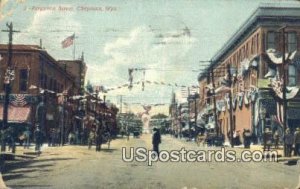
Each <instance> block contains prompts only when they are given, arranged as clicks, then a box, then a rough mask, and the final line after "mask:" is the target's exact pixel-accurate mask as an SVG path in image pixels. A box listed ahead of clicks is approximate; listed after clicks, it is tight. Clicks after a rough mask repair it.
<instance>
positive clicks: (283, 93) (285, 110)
mask: <svg viewBox="0 0 300 189" xmlns="http://www.w3.org/2000/svg"><path fill="white" fill-rule="evenodd" d="M285 28H286V26H283V27H282V28H280V29H279V30H281V31H282V32H281V33H282V72H283V86H282V101H283V138H285V131H286V129H287V115H286V112H287V100H286V71H287V69H286V65H285ZM283 151H284V155H285V156H286V155H287V150H286V144H285V140H283Z"/></svg>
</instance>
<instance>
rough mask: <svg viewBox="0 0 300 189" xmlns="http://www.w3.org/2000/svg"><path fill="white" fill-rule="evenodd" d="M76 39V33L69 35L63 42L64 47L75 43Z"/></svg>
mask: <svg viewBox="0 0 300 189" xmlns="http://www.w3.org/2000/svg"><path fill="white" fill-rule="evenodd" d="M74 39H75V33H74V34H73V35H71V36H69V37H67V38H66V39H65V40H63V41H62V42H61V45H62V48H67V47H69V46H71V45H73V41H74Z"/></svg>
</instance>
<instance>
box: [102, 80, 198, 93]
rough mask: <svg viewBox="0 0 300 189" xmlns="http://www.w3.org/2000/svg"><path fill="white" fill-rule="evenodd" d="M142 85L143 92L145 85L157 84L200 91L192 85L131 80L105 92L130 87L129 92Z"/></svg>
mask: <svg viewBox="0 0 300 189" xmlns="http://www.w3.org/2000/svg"><path fill="white" fill-rule="evenodd" d="M140 83H141V84H142V90H145V83H148V84H155V85H163V86H170V87H182V88H187V87H189V88H190V90H191V91H196V90H198V89H199V87H198V86H196V85H191V86H186V85H179V84H177V83H174V84H172V83H165V82H163V81H161V82H158V81H149V80H142V81H137V82H133V80H131V78H130V80H129V84H123V85H120V86H116V87H111V88H107V89H105V88H104V87H103V86H102V88H103V91H105V92H108V91H113V90H117V89H122V88H125V87H128V89H129V90H131V89H132V88H133V86H134V85H139V84H140Z"/></svg>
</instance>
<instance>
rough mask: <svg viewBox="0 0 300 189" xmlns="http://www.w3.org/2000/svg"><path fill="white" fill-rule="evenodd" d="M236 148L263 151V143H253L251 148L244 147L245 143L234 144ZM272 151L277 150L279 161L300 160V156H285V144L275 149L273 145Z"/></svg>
mask: <svg viewBox="0 0 300 189" xmlns="http://www.w3.org/2000/svg"><path fill="white" fill-rule="evenodd" d="M234 149H240V150H250V151H251V152H254V151H261V152H263V145H257V144H255V145H251V146H250V149H247V148H244V145H239V146H234ZM270 151H277V154H278V156H277V157H278V162H286V161H287V162H290V161H298V160H300V156H293V155H292V156H291V157H284V152H283V146H279V148H277V149H275V148H274V147H271V148H270ZM293 153H294V152H293ZM293 153H292V154H293Z"/></svg>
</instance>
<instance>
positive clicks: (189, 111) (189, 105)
mask: <svg viewBox="0 0 300 189" xmlns="http://www.w3.org/2000/svg"><path fill="white" fill-rule="evenodd" d="M187 90H188V97H187V101H188V124H189V141H191V138H192V133H191V120H190V113H191V110H190V108H191V104H190V88H189V87H188V88H187Z"/></svg>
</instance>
